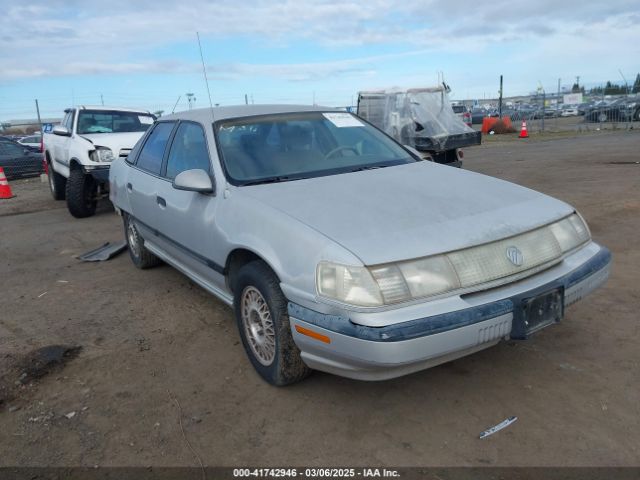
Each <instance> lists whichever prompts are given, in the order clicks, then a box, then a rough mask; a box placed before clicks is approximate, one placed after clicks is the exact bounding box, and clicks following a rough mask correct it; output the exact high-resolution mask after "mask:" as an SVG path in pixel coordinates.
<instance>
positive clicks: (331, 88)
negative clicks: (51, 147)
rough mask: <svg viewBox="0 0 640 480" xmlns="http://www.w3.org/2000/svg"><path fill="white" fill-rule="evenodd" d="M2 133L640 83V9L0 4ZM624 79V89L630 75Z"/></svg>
mask: <svg viewBox="0 0 640 480" xmlns="http://www.w3.org/2000/svg"><path fill="white" fill-rule="evenodd" d="M0 11H1V12H3V14H2V16H0V119H13V118H26V117H33V116H34V106H33V105H34V99H35V98H38V99H39V101H40V106H41V110H42V113H43V115H44V116H57V115H59V113H60V111H61V110H62V109H64V108H65V107H68V106H70V105H71V104H99V103H100V101H101V97H100V96H101V95H102V96H103V98H104V102H105V104H108V105H122V106H132V107H133V106H136V107H144V108H148V109H150V110H159V109H162V110H165V111H170V110H172V109H173V105H174V103H175V102H176V100H178V97H179V96H181V98H180V101H179V102H178V106H177V110H181V109H186V108H187V103H186V99H185V95H184V94H185V93H186V92H193V93H195V96H196V106H207V105H208V99H207V97H206V87H205V84H204V79H203V75H202V65H201V62H200V54H199V51H198V44H197V38H196V31H198V32H199V33H200V36H201V40H202V47H203V51H204V60H205V63H206V67H207V74H208V77H209V80H210V86H211V94H212V97H213V103H220V104H224V105H229V104H237V103H244V95H245V94H248V96H249V99H251V98H253V99H254V101H255V102H256V103H274V102H279V103H307V104H308V103H312V102H313V101H314V99H315V101H316V103H319V104H325V105H331V106H340V105H348V104H350V103H351V102H352V99H353V98H354V97H355V96H356V95H357V92H358V91H359V90H362V89H370V88H381V87H390V86H405V87H409V86H428V85H432V84H435V83H436V82H437V81H438V78H439V76H442V75H444V79H445V81H446V82H447V83H448V84H450V85H451V87H452V96H453V98H469V99H472V98H475V99H482V98H489V97H494V96H495V95H496V93H497V90H498V78H499V75H500V74H501V73H502V74H503V75H504V77H505V94H506V95H512V94H526V93H529V92H531V91H533V90H535V89H536V88H537V87H538V86H539V85H542V86H543V87H544V88H546V90H547V91H555V90H556V89H557V82H558V78H561V79H562V84H563V85H571V83H573V82H574V81H575V77H576V76H577V75H579V76H580V78H581V80H580V81H581V83H584V84H586V85H594V84H598V83H601V82H604V81H606V80H612V81H617V82H622V81H623V80H622V76H625V77H626V78H627V80H628V81H629V82H633V80H634V78H635V75H636V73H637V72H638V71H640V2H638V0H608V1H589V0H587V1H584V0H581V1H577V0H563V1H556V0H528V1H524V2H519V1H516V0H508V1H505V0H491V1H488V2H471V1H462V0H446V1H444V0H439V1H437V0H433V1H432V0H405V1H402V2H400V1H391V0H366V1H360V0H343V1H332V0H315V1H313V0H284V1H280V2H276V1H264V0H242V1H238V0H222V1H204V0H189V1H183V2H180V1H175V0H174V1H170V2H169V1H166V0H135V1H134V0H110V1H109V2H105V1H100V2H96V1H91V0H84V1H77V0H65V1H59V0H47V1H46V2H45V1H42V2H40V1H29V0H24V1H21V2H15V1H11V0H0ZM621 73H622V75H621Z"/></svg>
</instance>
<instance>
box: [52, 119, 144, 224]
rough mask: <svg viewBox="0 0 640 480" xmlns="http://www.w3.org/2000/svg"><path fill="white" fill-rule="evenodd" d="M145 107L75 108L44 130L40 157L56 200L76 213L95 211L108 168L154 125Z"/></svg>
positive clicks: (105, 192) (106, 188)
mask: <svg viewBox="0 0 640 480" xmlns="http://www.w3.org/2000/svg"><path fill="white" fill-rule="evenodd" d="M154 120H155V117H154V116H153V115H152V114H151V113H149V112H148V111H145V110H131V109H126V108H114V107H104V106H101V107H88V106H87V107H85V106H80V107H74V108H69V109H67V110H65V117H64V119H63V120H62V123H61V124H60V125H57V126H55V127H54V128H53V129H52V131H51V133H45V135H44V159H45V161H46V165H47V169H48V170H47V172H48V174H49V187H50V189H51V195H53V198H54V199H55V200H64V199H65V198H66V200H67V207H68V208H69V212H70V213H71V215H73V216H74V217H76V218H84V217H90V216H91V215H93V214H94V213H95V210H96V204H97V201H98V199H99V198H103V197H106V196H107V195H108V193H109V167H110V165H111V162H112V161H113V160H114V159H116V158H118V157H126V156H127V155H129V152H130V151H131V149H132V148H133V146H134V145H135V144H136V142H137V141H138V140H139V139H140V137H142V135H143V134H144V132H145V131H146V130H147V129H148V128H149V127H150V126H151V125H152V124H153V122H154Z"/></svg>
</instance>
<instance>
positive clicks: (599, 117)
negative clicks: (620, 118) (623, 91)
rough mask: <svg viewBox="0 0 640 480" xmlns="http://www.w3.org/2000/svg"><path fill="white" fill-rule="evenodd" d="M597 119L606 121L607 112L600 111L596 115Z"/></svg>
mask: <svg viewBox="0 0 640 480" xmlns="http://www.w3.org/2000/svg"><path fill="white" fill-rule="evenodd" d="M598 121H599V122H601V123H602V122H606V121H607V114H606V113H601V114H599V115H598Z"/></svg>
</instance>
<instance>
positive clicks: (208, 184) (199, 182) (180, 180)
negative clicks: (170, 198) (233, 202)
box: [173, 168, 214, 193]
mask: <svg viewBox="0 0 640 480" xmlns="http://www.w3.org/2000/svg"><path fill="white" fill-rule="evenodd" d="M173 188H175V189H176V190H186V191H188V192H198V193H214V188H213V182H212V181H211V177H210V176H209V174H208V173H207V172H205V171H204V170H202V169H200V168H194V169H193V170H185V171H184V172H180V173H179V174H178V175H176V178H174V179H173Z"/></svg>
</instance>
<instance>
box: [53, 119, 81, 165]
mask: <svg viewBox="0 0 640 480" xmlns="http://www.w3.org/2000/svg"><path fill="white" fill-rule="evenodd" d="M75 112H76V111H75V109H71V110H69V111H67V113H66V114H65V116H64V118H63V119H62V124H61V125H62V126H63V127H66V128H67V130H69V132H70V133H71V135H73V119H74V116H75ZM71 142H72V140H71V136H69V137H64V136H57V137H56V139H55V143H54V145H53V159H54V160H55V161H56V162H58V163H60V164H62V165H64V166H65V167H68V166H69V164H70V160H71V159H70V158H69V149H70V148H71Z"/></svg>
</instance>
